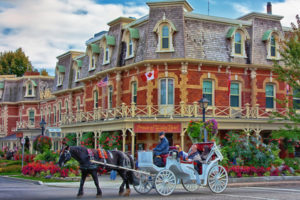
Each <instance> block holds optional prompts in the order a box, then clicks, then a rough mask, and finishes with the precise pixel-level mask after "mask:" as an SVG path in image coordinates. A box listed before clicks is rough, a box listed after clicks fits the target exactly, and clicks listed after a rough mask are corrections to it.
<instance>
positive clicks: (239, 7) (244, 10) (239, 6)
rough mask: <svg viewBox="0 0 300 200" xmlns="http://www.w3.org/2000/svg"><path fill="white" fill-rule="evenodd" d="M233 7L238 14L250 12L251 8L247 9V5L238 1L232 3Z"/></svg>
mask: <svg viewBox="0 0 300 200" xmlns="http://www.w3.org/2000/svg"><path fill="white" fill-rule="evenodd" d="M232 5H233V8H234V9H235V10H236V11H237V12H238V13H240V14H242V15H245V14H248V13H250V12H251V10H249V6H245V5H242V4H239V3H232Z"/></svg>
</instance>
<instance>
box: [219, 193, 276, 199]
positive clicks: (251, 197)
mask: <svg viewBox="0 0 300 200" xmlns="http://www.w3.org/2000/svg"><path fill="white" fill-rule="evenodd" d="M217 195H218V196H228V197H236V198H249V199H263V200H277V199H270V198H264V197H253V196H241V195H232V194H217Z"/></svg>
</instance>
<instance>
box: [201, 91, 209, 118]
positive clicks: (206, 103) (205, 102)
mask: <svg viewBox="0 0 300 200" xmlns="http://www.w3.org/2000/svg"><path fill="white" fill-rule="evenodd" d="M208 103H209V101H208V100H207V99H206V98H205V97H204V96H203V98H202V99H200V100H199V104H200V108H202V114H203V120H202V121H203V122H205V109H206V108H207V106H208Z"/></svg>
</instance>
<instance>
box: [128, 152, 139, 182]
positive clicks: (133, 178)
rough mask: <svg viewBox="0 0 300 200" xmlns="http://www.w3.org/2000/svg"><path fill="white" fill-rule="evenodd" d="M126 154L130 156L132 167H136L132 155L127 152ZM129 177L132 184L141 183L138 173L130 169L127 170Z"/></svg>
mask: <svg viewBox="0 0 300 200" xmlns="http://www.w3.org/2000/svg"><path fill="white" fill-rule="evenodd" d="M126 156H127V157H128V158H129V160H130V165H131V169H134V168H135V167H134V166H135V164H134V160H133V158H132V157H131V155H129V154H126ZM127 177H128V180H129V183H130V184H132V185H138V184H139V180H138V178H137V177H136V175H135V174H134V172H133V171H128V172H127Z"/></svg>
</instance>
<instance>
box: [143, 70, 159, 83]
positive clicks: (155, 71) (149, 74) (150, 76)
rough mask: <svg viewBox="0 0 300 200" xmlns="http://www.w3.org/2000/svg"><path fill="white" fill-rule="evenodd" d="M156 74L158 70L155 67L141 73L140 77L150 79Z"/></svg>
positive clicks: (144, 79) (145, 79) (155, 76)
mask: <svg viewBox="0 0 300 200" xmlns="http://www.w3.org/2000/svg"><path fill="white" fill-rule="evenodd" d="M157 76H158V71H157V69H154V70H152V71H149V72H146V73H145V74H142V76H141V78H142V80H143V81H145V82H146V81H151V80H153V79H155V78H157Z"/></svg>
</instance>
